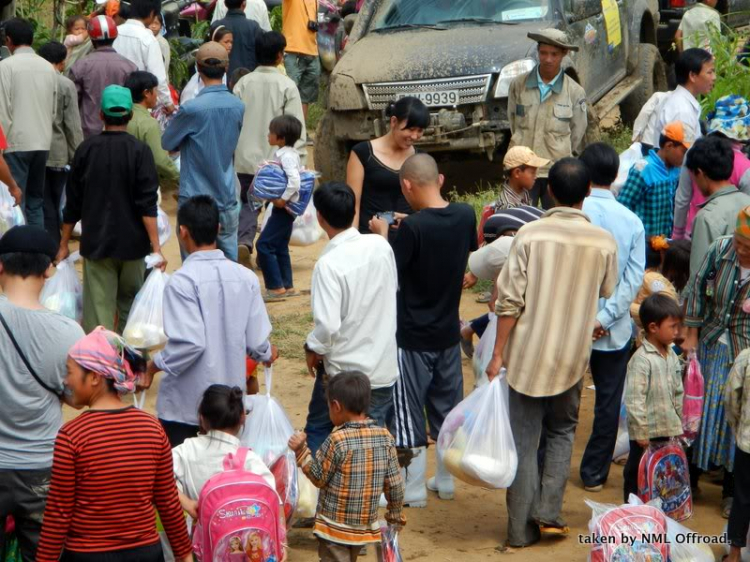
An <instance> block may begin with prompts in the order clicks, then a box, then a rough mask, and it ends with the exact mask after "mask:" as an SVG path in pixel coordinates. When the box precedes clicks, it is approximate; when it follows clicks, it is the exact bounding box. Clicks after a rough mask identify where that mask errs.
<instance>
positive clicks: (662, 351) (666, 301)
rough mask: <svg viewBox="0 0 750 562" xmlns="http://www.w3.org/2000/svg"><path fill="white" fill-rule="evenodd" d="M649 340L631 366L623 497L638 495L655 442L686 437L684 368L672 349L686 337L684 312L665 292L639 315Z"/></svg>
mask: <svg viewBox="0 0 750 562" xmlns="http://www.w3.org/2000/svg"><path fill="white" fill-rule="evenodd" d="M638 315H639V317H640V320H641V324H642V325H643V329H644V331H645V332H646V337H645V338H644V340H643V344H642V345H641V347H639V348H638V351H636V352H635V354H634V355H633V357H632V358H631V359H630V363H628V376H627V380H626V386H625V408H626V410H627V412H628V432H629V435H630V455H629V456H628V462H627V464H626V465H625V470H624V471H623V477H624V480H625V481H624V490H623V495H624V497H625V501H626V502H627V499H628V496H629V495H630V494H636V495H637V494H638V466H639V464H640V462H641V457H642V456H643V453H644V451H645V450H646V449H647V448H648V446H649V444H650V443H653V442H659V441H667V440H668V439H669V438H670V437H677V436H680V435H682V433H683V431H682V395H683V388H682V366H681V364H680V360H679V359H678V357H677V354H676V353H675V352H674V350H673V349H672V342H674V340H675V338H676V337H677V336H678V335H679V333H680V325H681V323H682V317H683V315H682V308H681V307H680V305H679V304H677V302H676V301H675V300H674V299H673V298H671V297H669V296H668V295H665V294H662V293H655V294H653V295H651V296H650V297H648V298H646V300H644V301H643V304H641V309H640V311H639V313H638Z"/></svg>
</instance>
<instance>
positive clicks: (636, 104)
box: [620, 43, 667, 126]
mask: <svg viewBox="0 0 750 562" xmlns="http://www.w3.org/2000/svg"><path fill="white" fill-rule="evenodd" d="M635 72H636V75H637V76H639V77H640V78H642V79H643V81H642V82H641V84H640V86H638V87H637V88H636V89H635V90H634V91H633V92H632V93H631V94H630V95H629V96H628V97H627V98H625V100H624V101H623V102H622V103H621V104H620V117H621V118H622V121H623V122H624V123H625V124H626V125H628V126H632V125H633V122H634V121H635V119H636V117H638V113H640V111H641V108H642V107H643V106H644V105H645V104H646V102H647V101H648V100H649V98H650V97H651V96H652V95H654V93H655V92H665V91H666V90H667V74H666V66H665V65H664V61H663V60H662V58H661V55H660V54H659V50H658V49H657V48H656V47H655V46H654V45H649V44H648V43H643V44H641V45H640V46H639V47H638V67H637V68H636V70H635Z"/></svg>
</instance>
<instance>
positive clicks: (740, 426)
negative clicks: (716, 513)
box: [724, 349, 750, 562]
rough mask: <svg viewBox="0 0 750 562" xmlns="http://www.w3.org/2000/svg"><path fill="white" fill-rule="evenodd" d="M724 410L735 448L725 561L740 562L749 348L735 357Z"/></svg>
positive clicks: (749, 493)
mask: <svg viewBox="0 0 750 562" xmlns="http://www.w3.org/2000/svg"><path fill="white" fill-rule="evenodd" d="M724 411H725V412H726V417H727V423H729V426H730V427H731V428H732V431H733V433H734V436H735V439H736V441H737V447H736V448H735V450H734V501H733V502H732V511H731V512H730V514H729V524H728V526H727V536H728V538H729V544H730V545H731V546H730V549H729V557H728V558H726V560H727V562H740V560H741V559H742V558H741V556H740V555H741V551H742V549H743V548H745V546H747V530H748V526H750V349H746V350H745V351H743V352H742V353H740V354H739V355H738V356H737V359H736V360H735V362H734V366H733V367H732V371H731V372H730V373H729V378H728V379H727V385H726V389H725V390H724Z"/></svg>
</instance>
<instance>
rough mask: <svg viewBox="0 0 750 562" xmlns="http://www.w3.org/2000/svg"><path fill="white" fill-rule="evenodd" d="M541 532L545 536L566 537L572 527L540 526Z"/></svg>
mask: <svg viewBox="0 0 750 562" xmlns="http://www.w3.org/2000/svg"><path fill="white" fill-rule="evenodd" d="M539 532H540V533H542V534H543V535H554V536H557V537H564V536H567V535H568V534H569V533H570V527H568V526H567V525H564V526H562V527H555V526H553V525H544V524H540V525H539Z"/></svg>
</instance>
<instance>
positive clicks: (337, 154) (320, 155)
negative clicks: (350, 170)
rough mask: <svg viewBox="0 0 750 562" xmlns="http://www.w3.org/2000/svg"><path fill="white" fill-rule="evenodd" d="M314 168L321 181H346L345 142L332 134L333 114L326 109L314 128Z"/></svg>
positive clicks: (346, 155)
mask: <svg viewBox="0 0 750 562" xmlns="http://www.w3.org/2000/svg"><path fill="white" fill-rule="evenodd" d="M314 156H315V158H314V160H315V169H316V170H317V171H318V172H320V174H321V180H322V181H346V164H347V157H348V154H347V150H346V144H345V143H343V142H341V141H339V140H337V139H336V136H335V134H334V127H333V115H332V113H331V110H330V109H329V110H327V111H326V112H325V113H324V114H323V117H321V119H320V122H319V123H318V128H317V129H316V130H315V154H314Z"/></svg>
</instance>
